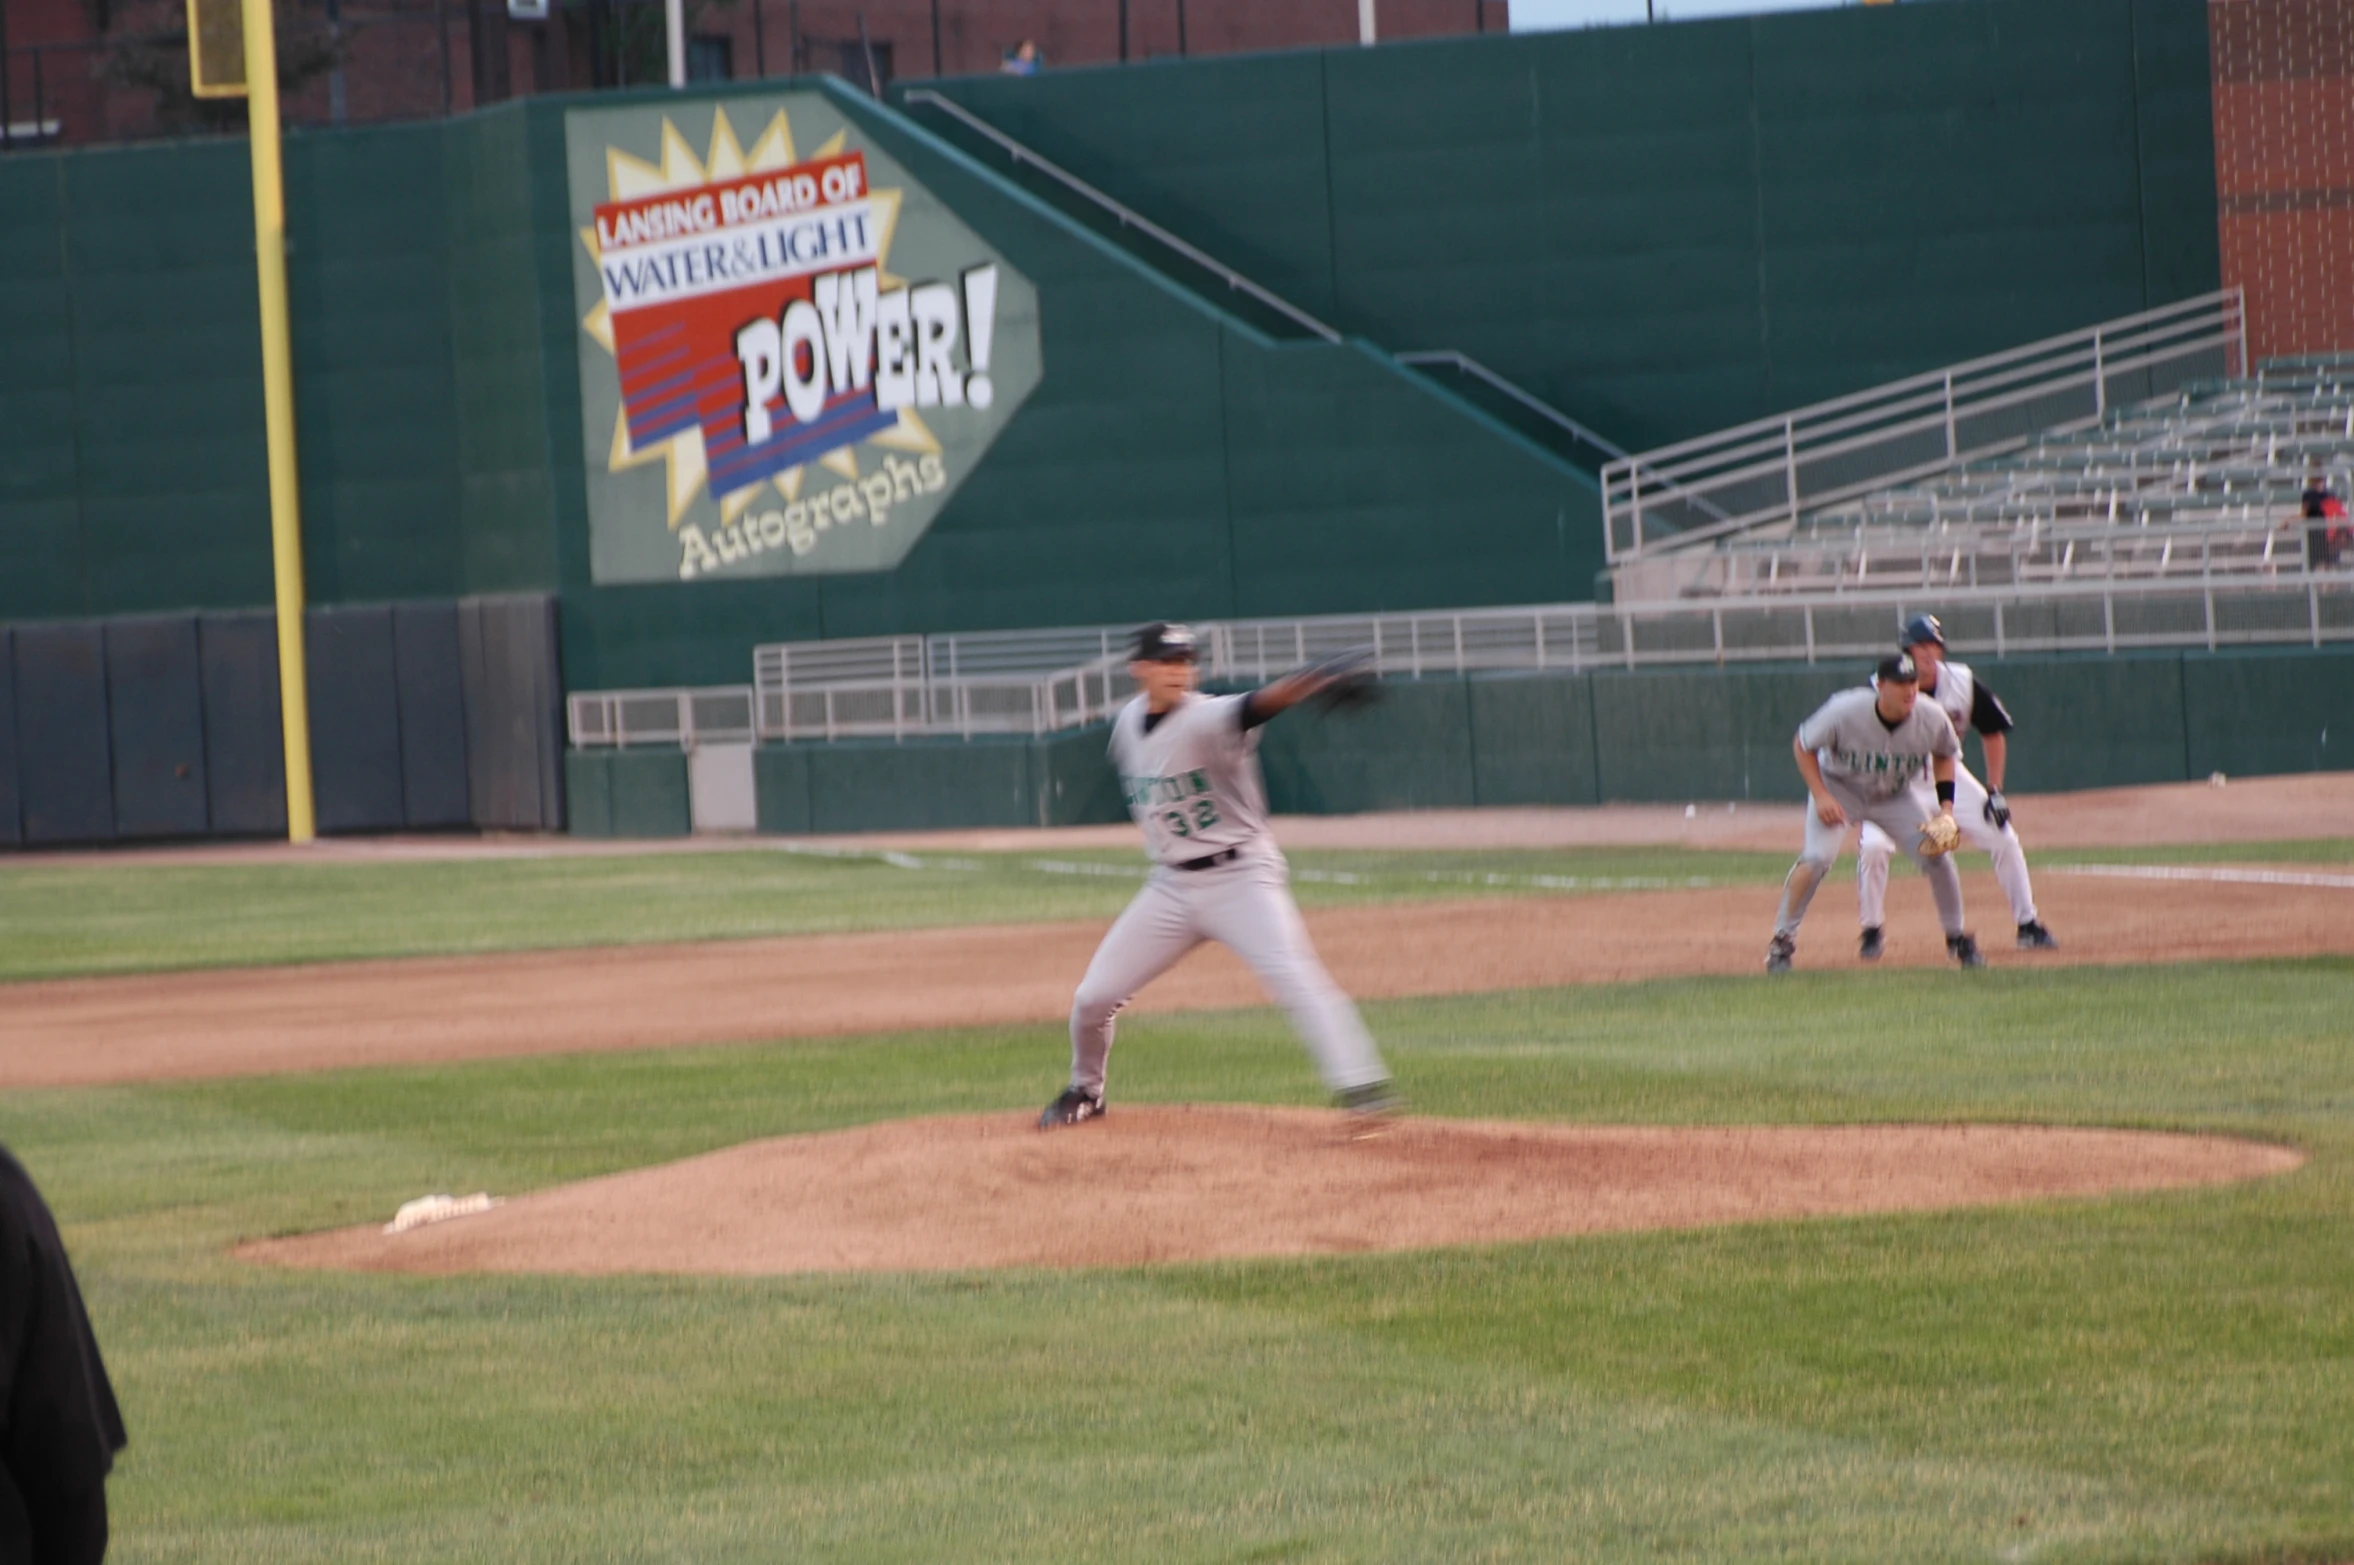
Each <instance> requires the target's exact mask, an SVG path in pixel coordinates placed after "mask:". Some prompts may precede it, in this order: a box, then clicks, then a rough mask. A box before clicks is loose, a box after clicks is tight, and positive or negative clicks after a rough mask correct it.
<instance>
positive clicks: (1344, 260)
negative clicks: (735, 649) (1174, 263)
mask: <svg viewBox="0 0 2354 1565" xmlns="http://www.w3.org/2000/svg"><path fill="white" fill-rule="evenodd" d="M941 85H942V90H944V91H946V92H948V93H950V94H951V95H953V96H954V97H956V98H957V99H958V100H959V101H960V102H962V103H964V104H966V105H967V106H969V107H970V108H971V109H973V110H974V111H975V112H976V113H978V114H980V115H981V116H982V117H983V118H985V119H988V120H990V121H991V122H992V123H993V124H996V125H998V126H1000V127H1002V128H1003V129H1005V130H1006V131H1008V132H1009V133H1011V134H1013V135H1014V136H1016V137H1018V138H1020V139H1023V140H1025V141H1028V142H1030V143H1031V144H1032V145H1034V146H1036V147H1037V148H1038V149H1039V150H1041V151H1042V152H1045V153H1046V154H1047V155H1048V156H1050V157H1053V158H1055V159H1056V160H1057V161H1060V162H1062V163H1064V164H1065V165H1066V166H1068V167H1070V168H1071V169H1073V170H1074V171H1075V172H1077V173H1079V174H1081V175H1082V176H1084V177H1085V178H1087V179H1089V180H1090V181H1092V182H1094V183H1095V184H1097V185H1098V186H1100V187H1102V188H1103V189H1105V190H1107V191H1109V192H1110V193H1111V194H1112V195H1114V196H1116V197H1117V198H1119V199H1120V200H1122V201H1124V202H1126V203H1127V204H1129V205H1131V206H1133V207H1135V208H1136V209H1137V210H1139V211H1141V212H1142V213H1143V214H1144V215H1145V216H1147V217H1149V218H1152V219H1154V220H1155V221H1157V222H1160V223H1162V224H1164V225H1166V226H1168V227H1170V228H1171V229H1173V230H1175V231H1176V232H1177V233H1179V234H1180V235H1182V236H1183V237H1185V238H1187V239H1189V240H1191V241H1192V242H1194V243H1195V244H1197V245H1199V246H1201V247H1202V248H1204V249H1205V250H1207V251H1208V252H1209V253H1211V254H1212V255H1215V256H1218V257H1220V258H1222V259H1225V260H1226V261H1228V262H1229V263H1230V264H1232V265H1234V266H1236V267H1237V268H1238V269H1240V270H1242V271H1243V272H1245V273H1246V274H1248V275H1251V276H1253V277H1254V278H1255V279H1256V280H1257V281H1260V282H1262V283H1265V284H1267V285H1268V286H1270V287H1273V288H1275V289H1276V290H1277V291H1278V292H1282V293H1286V294H1288V295H1290V296H1291V297H1293V298H1294V300H1295V302H1297V303H1299V304H1301V305H1303V306H1305V307H1307V308H1309V309H1311V310H1315V311H1318V312H1319V313H1324V314H1326V315H1327V316H1328V318H1330V319H1331V320H1333V321H1334V322H1335V323H1336V324H1337V325H1339V326H1340V327H1341V328H1342V329H1344V330H1347V331H1352V332H1357V333H1361V334H1363V335H1364V336H1366V337H1368V338H1371V339H1372V340H1374V341H1375V342H1378V343H1379V344H1381V345H1382V346H1383V347H1384V348H1388V349H1391V350H1402V349H1410V348H1439V347H1452V348H1459V349H1461V350H1463V351H1465V352H1467V353H1470V354H1471V355H1472V356H1474V357H1475V358H1478V359H1480V360H1482V361H1483V362H1485V363H1487V364H1489V365H1490V366H1491V367H1493V368H1495V369H1497V370H1499V371H1500V372H1502V373H1503V374H1505V375H1507V376H1509V377H1511V378H1512V379H1514V380H1516V381H1518V382H1519V383H1521V384H1522V385H1524V386H1526V387H1528V388H1529V389H1531V390H1533V391H1535V392H1537V393H1538V394H1539V395H1541V396H1544V397H1546V398H1547V399H1548V400H1550V401H1552V402H1554V403H1555V404H1556V405H1557V406H1560V407H1562V408H1564V409H1565V410H1567V411H1569V412H1570V413H1573V414H1575V415H1576V416H1578V417H1579V418H1581V419H1583V420H1585V421H1586V422H1587V423H1589V424H1591V425H1593V426H1595V427H1596V428H1599V429H1601V430H1602V431H1603V432H1605V433H1607V434H1610V435H1612V436H1614V437H1615V438H1617V439H1619V440H1621V441H1622V442H1625V443H1627V444H1630V445H1634V446H1638V447H1639V446H1643V445H1648V444H1653V443H1656V442H1660V441H1665V440H1672V439H1678V438H1682V437H1684V436H1687V435H1693V434H1698V433H1702V432H1704V431H1706V430H1710V429H1714V428H1718V427H1721V426H1723V425H1725V424H1729V423H1735V422H1739V421H1741V420H1743V419H1746V418H1752V417H1757V416H1760V415H1763V414H1766V413H1769V412H1773V411H1776V410H1778V409H1781V408H1785V407H1790V406H1794V405H1797V404H1800V403H1804V402H1807V401H1812V400H1815V399H1817V398H1820V397H1824V396H1829V395H1836V394H1838V393H1841V392H1845V391H1851V390H1855V389H1858V388H1860V387H1862V386H1865V385H1869V384H1872V383H1873V382H1875V381H1878V380H1882V379H1886V378H1889V377H1892V376H1897V375H1902V374H1907V373H1911V372H1914V371H1918V370H1922V369H1928V368H1933V367H1935V366H1937V365H1939V364H1942V363H1949V362H1952V361H1954V360H1956V359H1962V358H1968V357H1973V356H1976V355H1978V354H1982V353H1987V352H1992V351H1995V350H1998V349H2001V348H2005V347H2009V346H2012V345H2014V344H2017V343H2020V342H2024V341H2028V340H2031V339H2033V338H2035V337H2038V336H2043V335H2047V334H2050V333H2054V332H2059V331H2065V330H2069V329H2071V328H2074V327H2077V326H2082V325H2088V324H2090V323H2092V322H2093V321H2096V320H2100V319H2104V318H2107V317H2111V316H2116V315H2123V314H2129V313H2132V312H2134V311H2136V310H2140V309H2144V308H2147V307H2150V306H2152V305H2156V304H2161V303H2165V302H2168V301H2170V300H2173V299H2178V298H2183V297H2186V296H2189V295H2191V294H2196V293H2201V292H2205V291H2207V290H2209V289H2212V288H2214V287H2216V286H2217V285H2218V278H2219V275H2220V263H2219V260H2218V254H2217V242H2216V230H2215V189H2214V166H2213V131H2212V125H2211V120H2210V115H2209V108H2208V88H2207V31H2206V7H2205V5H2204V4H2203V3H2201V0H2065V3H2057V4H2055V3H2052V0H1969V3H1955V4H1946V5H1908V6H1897V7H1886V8H1881V7H1872V8H1863V7H1840V8H1835V9H1826V10H1821V11H1814V12H1805V13H1797V14H1783V15H1763V16H1757V17H1746V18H1735V19H1727V20H1721V21H1709V22H1690V23H1678V24H1675V25H1672V26H1663V27H1608V28H1594V29H1588V30H1583V31H1569V32H1559V33H1548V34H1524V35H1517V36H1512V37H1492V38H1469V39H1450V40H1444V41H1432V42H1428V43H1417V44H1410V45H1403V46H1397V47H1387V48H1381V49H1370V50H1367V49H1345V48H1344V49H1332V50H1326V51H1321V52H1313V53H1301V54H1297V55H1290V56H1283V57H1280V58H1277V59H1272V60H1263V59H1225V60H1208V61H1200V62H1194V63H1192V64H1189V65H1187V66H1186V67H1184V68H1183V69H1167V70H1155V71H1135V70H1128V71H1120V70H1116V69H1108V68H1107V69H1102V70H1077V71H1058V72H1053V73H1050V74H1049V75H1046V76H1041V77H1034V78H1024V79H1019V80H1013V79H1007V78H1002V77H988V78H972V79H961V80H956V81H951V82H949V83H946V84H941ZM1275 93H1280V94H1281V95H1282V99H1283V101H1282V102H1281V103H1280V104H1270V103H1265V102H1263V101H1261V98H1262V95H1267V94H1275ZM1319 111H1320V112H1319ZM918 113H919V116H921V115H924V114H925V111H922V110H919V111H918ZM935 122H937V123H943V124H944V123H945V120H944V117H941V116H937V115H931V116H929V118H928V119H927V123H935Z"/></svg>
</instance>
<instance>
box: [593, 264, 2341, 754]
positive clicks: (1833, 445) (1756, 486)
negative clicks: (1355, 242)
mask: <svg viewBox="0 0 2354 1565" xmlns="http://www.w3.org/2000/svg"><path fill="white" fill-rule="evenodd" d="M2243 358H2244V343H2243V339H2242V328H2241V324H2240V313H2239V300H2238V296H2237V295H2236V294H2218V295H2210V296H2208V297H2206V298H2204V299H2199V300H2191V301H2186V302H2185V303H2184V304H2181V305H2176V306H2169V307H2167V308H2166V309H2164V310H2159V311H2153V312H2150V313H2148V314H2146V315H2142V316H2136V317H2132V318H2129V319H2127V320H2125V321H2120V322H2109V323H2106V324H2105V325H2103V326H2100V327H2095V328H2091V329H2089V330H2088V331H2085V332H2080V333H2073V334H2070V335H2069V336H2067V337H2062V338H2054V339H2050V340H2048V341H2046V342H2042V343H2037V344H2031V345H2030V346H2028V347H2026V348H2022V349H2017V350H2013V351H2012V352H2010V353H2006V354H1998V355H1995V356H1993V357H1992V358H1989V359H1984V360H1979V361H1975V362H1974V363H1972V364H1968V365H1958V366H1955V367H1954V368H1953V369H1951V370H1946V371H1939V372H1933V373H1931V374H1930V375H1926V376H1918V377H1914V378H1913V379H1911V380H1908V381H1904V382H1898V383H1896V384H1894V385H1892V386H1888V387H1881V388H1876V389H1875V390H1873V391H1869V392H1864V393H1859V394H1857V395H1855V396H1853V397H1847V398H1841V399H1839V400H1838V401H1837V402H1834V403H1827V404H1822V405H1820V406H1818V407H1816V408H1812V409H1802V410H1799V411H1798V412H1795V413H1792V414H1786V415H1781V416H1779V417H1777V418H1774V419H1768V420H1762V421H1760V422H1758V423H1756V424H1753V425H1744V426H1742V427H1741V428H1739V429H1736V430H1731V431H1726V432H1724V433H1723V434H1722V435H1719V436H1710V437H1704V438H1703V439H1701V440H1698V441H1690V442H1685V443H1684V444H1682V445H1681V446H1677V447H1671V448H1666V449H1665V450H1662V451H1658V452H1649V453H1644V454H1642V455H1638V456H1634V457H1629V458H1625V459H1623V460H1622V461H1619V462H1615V463H1613V464H1612V466H1611V468H1610V469H1607V470H1606V471H1605V477H1604V491H1605V513H1606V519H1607V523H1608V526H1609V529H1610V532H1609V538H1610V544H1609V552H1610V558H1611V560H1612V564H1613V579H1614V583H1615V589H1616V590H1615V592H1614V600H1613V601H1612V602H1609V603H1556V604H1539V605H1530V606H1523V607H1511V608H1477V609H1461V610H1433V611H1421V612H1413V613H1397V614H1372V615H1325V616H1318V617H1313V618H1298V619H1280V620H1250V621H1233V622H1225V623H1217V624H1207V625H1202V626H1200V627H1198V628H1199V629H1200V630H1201V632H1202V634H1203V637H1204V657H1203V663H1204V668H1203V673H1204V677H1205V678H1207V679H1209V680H1213V681H1229V682H1242V681H1250V680H1259V679H1264V678H1267V677H1269V676H1270V675H1273V674H1276V673H1280V672H1282V671H1283V670H1285V669H1288V668H1292V667H1296V666H1298V665H1299V664H1301V663H1303V662H1306V661H1308V660H1310V659H1312V658H1316V657H1319V656H1323V655H1325V654H1328V653H1331V652H1336V651H1340V650H1344V649H1355V648H1362V649H1367V650H1370V651H1371V652H1372V653H1373V654H1374V656H1375V659H1376V661H1377V664H1378V666H1379V668H1380V670H1381V672H1382V673H1384V674H1385V675H1390V676H1399V677H1409V678H1411V677H1421V676H1428V675H1461V674H1477V673H1501V672H1532V673H1533V672H1545V671H1559V672H1563V673H1577V672H1580V671H1584V670H1605V669H1636V668H1645V667H1659V666H1672V665H1691V664H1709V663H1716V664H1725V663H1738V662H1760V661H1790V662H1808V663H1812V662H1818V661H1824V660H1832V659H1861V658H1865V657H1869V656H1871V655H1873V654H1874V653H1876V652H1878V651H1881V650H1883V649H1885V648H1886V647H1887V646H1888V645H1889V643H1890V640H1891V638H1892V636H1893V635H1894V633H1895V629H1896V627H1897V625H1898V624H1899V623H1900V622H1901V621H1902V619H1903V618H1904V617H1905V616H1906V615H1907V614H1910V613H1913V612H1918V611H1923V610H1927V611H1932V612H1935V613H1938V614H1940V615H1942V616H1944V618H1945V622H1946V626H1947V630H1948V634H1949V635H1951V636H1953V637H1954V638H1955V641H1956V644H1957V645H1960V646H1964V647H1966V648H1968V649H1969V650H1970V651H1971V652H1973V653H1985V654H1988V655H1992V656H1996V657H2001V656H2004V655H2007V654H2015V653H2032V652H2116V651H2120V650H2124V649H2130V648H2143V647H2186V648H2205V649H2208V650H2213V649H2216V648H2220V647H2226V646H2259V645H2300V644H2302V645H2309V646H2315V647H2318V646H2322V645H2324V644H2329V643H2347V642H2354V569H2338V568H2335V566H2334V565H2333V564H2331V563H2330V562H2329V561H2328V560H2327V559H2325V558H2324V557H2323V556H2322V555H2321V554H2319V553H2310V554H2309V552H2308V533H2307V529H2306V526H2305V523H2304V521H2303V518H2302V515H2301V506H2300V496H2301V495H2302V492H2303V490H2304V488H2305V486H2306V484H2307V482H2308V481H2309V480H2310V479H2313V478H2316V477H2319V478H2322V479H2324V480H2325V481H2327V482H2328V483H2330V484H2331V485H2332V486H2333V487H2334V488H2335V489H2336V491H2337V492H2338V493H2339V494H2341V495H2344V494H2346V493H2348V492H2349V489H2350V487H2354V357H2349V358H2345V359H2334V358H2332V359H2307V360H2298V361H2282V362H2274V363H2268V364H2266V365H2265V366H2264V367H2263V368H2262V369H2261V370H2260V371H2259V372H2257V373H2256V374H2255V375H2253V376H2252V377H2251V376H2245V375H2242V376H2239V377H2236V378H2232V377H2228V376H2227V375H2226V373H2225V371H2226V370H2227V369H2232V368H2237V367H2238V366H2239V365H2240V363H2241V362H2242V360H2243ZM2127 391H2131V392H2133V393H2134V394H2135V396H2136V398H2137V400H2130V401H2128V400H2124V399H2123V393H2125V392H2127ZM2348 564H2349V565H2354V550H2349V551H2348ZM1130 631H1131V627H1129V626H1125V625H1116V626H1100V625H1099V626H1087V627H1079V628H1066V629H1040V630H1005V631H984V632H963V633H943V634H937V635H929V636H912V635H911V636H888V637H872V638H864V639H858V640H842V641H815V642H797V643H778V644H773V645H767V646H762V647H759V648H757V649H755V652H754V656H753V670H752V675H753V677H752V682H751V683H750V684H748V685H728V686H718V687H706V688H700V689H688V690H624V691H582V692H576V693H574V694H573V695H572V696H571V697H570V699H569V706H570V723H571V735H572V742H573V744H574V745H575V746H577V747H606V746H616V747H626V746H638V745H651V746H666V747H685V748H689V749H692V748H695V747H697V746H699V745H708V744H754V743H760V742H764V741H765V742H806V741H819V742H825V741H834V740H842V739H892V740H907V739H917V738H965V739H971V738H975V737H980V736H987V735H1028V736H1033V737H1035V736H1042V735H1046V734H1051V733H1057V732H1062V731H1066V730H1069V729H1073V728H1078V727H1083V726H1085V725H1087V724H1090V723H1096V722H1101V721H1103V720H1104V719H1105V718H1107V717H1109V716H1110V715H1111V713H1112V712H1114V711H1115V710H1117V708H1118V706H1119V704H1120V703H1121V702H1122V701H1124V700H1126V699H1127V698H1128V696H1129V695H1130V694H1131V686H1130V684H1129V682H1128V679H1127V672H1126V663H1125V649H1126V645H1127V639H1128V636H1129V634H1130Z"/></svg>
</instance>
